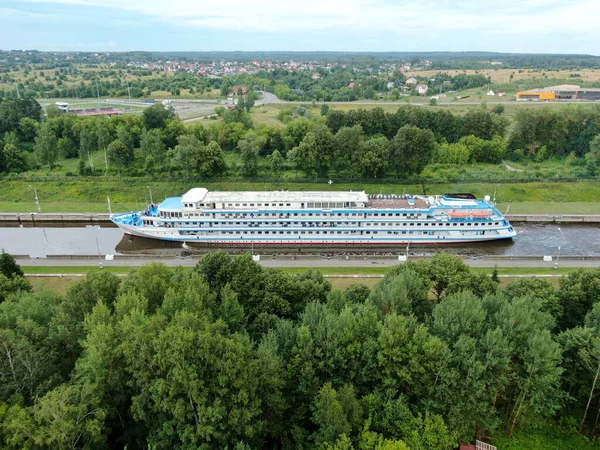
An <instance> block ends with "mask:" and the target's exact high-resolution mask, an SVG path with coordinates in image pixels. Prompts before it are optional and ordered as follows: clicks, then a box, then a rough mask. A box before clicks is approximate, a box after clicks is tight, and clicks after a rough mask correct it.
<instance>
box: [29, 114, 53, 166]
mask: <svg viewBox="0 0 600 450" xmlns="http://www.w3.org/2000/svg"><path fill="white" fill-rule="evenodd" d="M56 143H57V139H56V134H54V131H52V128H51V127H50V125H49V124H48V122H44V123H43V124H42V125H41V126H40V129H39V130H38V135H37V136H36V138H35V146H34V150H35V151H36V153H37V156H38V159H39V161H40V162H41V163H42V164H44V165H46V164H47V165H48V167H49V168H50V169H52V168H53V167H54V164H55V163H56V160H57V158H58V148H57V145H56Z"/></svg>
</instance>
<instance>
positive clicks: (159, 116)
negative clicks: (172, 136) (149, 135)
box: [142, 103, 175, 130]
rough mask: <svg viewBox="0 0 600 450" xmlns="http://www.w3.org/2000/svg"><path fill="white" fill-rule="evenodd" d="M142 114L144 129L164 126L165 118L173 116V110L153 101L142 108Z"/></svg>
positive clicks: (172, 117)
mask: <svg viewBox="0 0 600 450" xmlns="http://www.w3.org/2000/svg"><path fill="white" fill-rule="evenodd" d="M142 116H143V118H144V126H145V127H146V130H151V129H153V128H165V126H166V124H167V120H169V119H174V118H175V111H173V109H172V108H165V106H164V105H163V104H162V103H155V104H154V105H152V106H149V107H147V108H146V109H144V113H143V114H142Z"/></svg>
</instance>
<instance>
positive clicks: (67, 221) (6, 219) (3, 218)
mask: <svg viewBox="0 0 600 450" xmlns="http://www.w3.org/2000/svg"><path fill="white" fill-rule="evenodd" d="M506 217H507V218H508V220H510V221H511V223H600V214H508V215H507V216H506ZM38 223H39V224H46V223H51V224H64V225H78V224H92V225H96V224H98V225H99V224H108V223H110V220H109V214H108V213H3V212H0V225H2V224H4V225H24V226H35V224H38Z"/></svg>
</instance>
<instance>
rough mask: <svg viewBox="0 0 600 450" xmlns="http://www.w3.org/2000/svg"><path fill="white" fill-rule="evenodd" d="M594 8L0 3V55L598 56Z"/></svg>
mask: <svg viewBox="0 0 600 450" xmlns="http://www.w3.org/2000/svg"><path fill="white" fill-rule="evenodd" d="M598 18H600V0H593V1H590V0H569V1H565V0H561V1H557V0H495V1H489V0H442V1H428V0H418V1H404V0H402V1H396V0H371V1H367V0H301V1H298V0H294V1H290V0H279V1H273V0H169V1H165V0H18V1H17V0H0V30H1V32H0V48H2V49H4V50H9V49H38V50H54V51H66V50H81V51H125V50H156V51H169V50H179V51H193V50H196V51H202V50H248V51H251V50H265V51H268V50H297V51H303V50H304V51H310V50H329V51H416V52H419V51H464V50H480V51H498V52H515V53H521V52H536V53H591V54H598V53H600V32H599V31H600V27H599V26H598V25H597V20H598Z"/></svg>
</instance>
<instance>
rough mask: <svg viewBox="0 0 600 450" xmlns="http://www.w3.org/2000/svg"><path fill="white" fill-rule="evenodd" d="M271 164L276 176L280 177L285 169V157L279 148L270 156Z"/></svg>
mask: <svg viewBox="0 0 600 450" xmlns="http://www.w3.org/2000/svg"><path fill="white" fill-rule="evenodd" d="M269 166H270V169H271V172H272V173H273V175H274V176H275V178H279V177H280V176H281V171H282V169H283V157H282V156H281V153H279V150H275V151H274V152H273V153H271V155H270V156H269Z"/></svg>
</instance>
